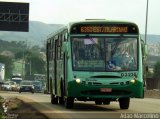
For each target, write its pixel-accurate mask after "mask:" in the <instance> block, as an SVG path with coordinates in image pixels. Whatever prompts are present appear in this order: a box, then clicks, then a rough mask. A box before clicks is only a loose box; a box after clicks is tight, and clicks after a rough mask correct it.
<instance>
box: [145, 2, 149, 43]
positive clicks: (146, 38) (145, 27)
mask: <svg viewBox="0 0 160 119" xmlns="http://www.w3.org/2000/svg"><path fill="white" fill-rule="evenodd" d="M148 3H149V0H147V7H146V26H145V44H147V26H148Z"/></svg>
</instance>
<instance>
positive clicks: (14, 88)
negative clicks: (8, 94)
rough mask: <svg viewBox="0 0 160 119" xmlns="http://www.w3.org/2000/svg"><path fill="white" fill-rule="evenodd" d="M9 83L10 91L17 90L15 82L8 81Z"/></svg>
mask: <svg viewBox="0 0 160 119" xmlns="http://www.w3.org/2000/svg"><path fill="white" fill-rule="evenodd" d="M10 85H11V91H17V90H18V87H17V84H16V82H14V81H10Z"/></svg>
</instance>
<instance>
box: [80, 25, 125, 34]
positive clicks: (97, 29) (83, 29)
mask: <svg viewBox="0 0 160 119" xmlns="http://www.w3.org/2000/svg"><path fill="white" fill-rule="evenodd" d="M80 32H81V33H127V32H128V27H118V26H113V27H112V26H111V27H109V26H108V27H107V26H105V27H100V26H84V27H83V26H82V27H80Z"/></svg>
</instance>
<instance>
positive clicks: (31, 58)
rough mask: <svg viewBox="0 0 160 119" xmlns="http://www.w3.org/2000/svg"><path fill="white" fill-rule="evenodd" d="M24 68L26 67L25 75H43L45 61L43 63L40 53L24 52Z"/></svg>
mask: <svg viewBox="0 0 160 119" xmlns="http://www.w3.org/2000/svg"><path fill="white" fill-rule="evenodd" d="M25 62H26V64H25V67H26V75H29V74H30V69H31V74H32V75H33V74H45V73H46V70H45V69H46V68H45V61H43V59H42V57H41V54H40V53H35V52H32V50H31V51H28V52H26V54H25Z"/></svg>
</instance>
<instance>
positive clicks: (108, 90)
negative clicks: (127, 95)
mask: <svg viewBox="0 0 160 119" xmlns="http://www.w3.org/2000/svg"><path fill="white" fill-rule="evenodd" d="M100 91H101V92H112V88H101V89H100Z"/></svg>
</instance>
